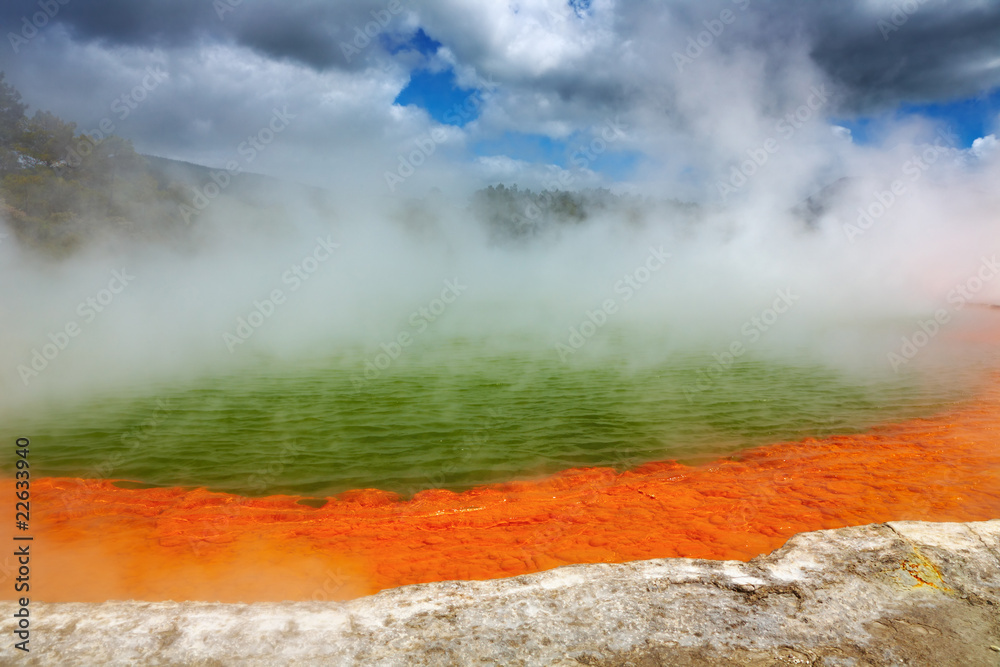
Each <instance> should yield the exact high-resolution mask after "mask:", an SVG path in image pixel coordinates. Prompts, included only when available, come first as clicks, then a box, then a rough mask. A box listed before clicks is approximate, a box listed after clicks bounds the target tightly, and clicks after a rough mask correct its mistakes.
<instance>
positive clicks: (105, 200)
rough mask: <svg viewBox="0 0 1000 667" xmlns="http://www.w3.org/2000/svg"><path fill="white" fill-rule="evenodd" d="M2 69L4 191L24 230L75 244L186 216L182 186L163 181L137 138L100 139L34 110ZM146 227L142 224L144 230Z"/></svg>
mask: <svg viewBox="0 0 1000 667" xmlns="http://www.w3.org/2000/svg"><path fill="white" fill-rule="evenodd" d="M25 109H26V106H25V105H24V104H23V103H22V102H21V95H20V93H18V92H17V90H15V89H14V88H13V87H12V86H10V85H8V84H6V83H4V81H3V73H2V72H0V197H2V198H3V200H4V203H5V205H4V209H5V213H6V215H7V217H8V219H9V221H10V222H11V223H12V225H13V227H14V230H15V231H16V232H17V234H18V236H19V237H20V238H21V239H22V240H24V241H28V242H29V243H32V244H34V245H40V246H44V247H56V246H57V247H58V248H60V249H67V248H72V247H73V246H75V245H78V244H79V243H81V242H82V241H84V240H85V239H86V238H88V237H91V236H95V235H99V234H102V233H107V232H109V231H110V232H112V233H115V232H121V231H122V230H127V231H130V232H133V231H135V230H137V229H138V230H140V233H144V234H145V235H146V236H160V235H162V232H163V230H164V229H166V228H170V227H177V226H179V225H181V224H183V223H182V221H181V220H180V215H179V208H178V203H179V202H180V201H181V195H180V190H179V188H176V187H170V186H169V185H164V186H162V187H161V184H160V183H158V181H157V179H156V177H155V174H154V173H153V170H152V169H151V168H150V167H149V165H148V164H147V162H146V160H145V159H144V158H143V157H142V156H141V155H138V154H137V153H136V152H135V150H134V149H133V147H132V143H131V142H129V141H128V140H126V139H122V138H120V137H116V136H109V137H105V138H104V139H103V140H101V141H95V140H94V139H92V138H91V137H89V136H86V135H82V134H81V135H77V134H75V132H76V125H75V124H74V123H66V122H64V121H63V120H61V119H60V118H58V117H57V116H55V115H54V114H52V113H49V112H47V111H36V112H35V114H34V115H33V116H32V117H31V118H28V117H26V116H25V113H24V112H25ZM143 230H144V231H143Z"/></svg>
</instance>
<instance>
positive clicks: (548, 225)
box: [472, 185, 643, 243]
mask: <svg viewBox="0 0 1000 667" xmlns="http://www.w3.org/2000/svg"><path fill="white" fill-rule="evenodd" d="M642 207H643V202H642V201H641V200H640V199H639V198H637V197H630V196H620V195H615V194H614V193H612V192H611V191H610V190H607V189H604V188H600V189H597V190H582V191H580V192H567V191H565V190H543V191H541V192H537V193H536V192H532V191H531V190H519V189H518V187H517V186H516V185H515V186H513V187H510V188H508V187H506V186H504V185H497V186H495V187H494V186H492V185H491V186H490V187H488V188H485V189H483V190H479V191H478V192H476V193H475V195H474V196H473V198H472V211H473V214H474V215H476V216H477V217H478V218H479V219H480V220H481V221H483V222H484V223H485V224H486V225H487V227H488V229H489V230H490V234H491V237H492V238H493V240H494V241H496V242H501V243H502V242H507V241H518V240H528V239H531V238H534V237H538V236H542V235H545V234H548V233H552V232H554V231H555V230H557V229H558V228H559V227H565V226H575V225H580V224H583V223H585V222H586V221H587V220H589V219H590V218H592V217H594V216H597V215H601V214H603V213H606V212H608V211H615V212H618V213H624V214H626V216H628V217H638V213H639V211H640V210H641V209H642Z"/></svg>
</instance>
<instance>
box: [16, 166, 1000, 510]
mask: <svg viewBox="0 0 1000 667" xmlns="http://www.w3.org/2000/svg"><path fill="white" fill-rule="evenodd" d="M949 169H952V170H954V171H955V173H956V174H957V173H959V172H960V171H962V173H965V174H966V181H965V182H962V183H960V182H957V181H956V180H951V181H947V179H948V178H952V179H955V178H957V176H956V175H954V174H949V173H947V172H946V173H945V174H944V175H942V176H941V178H942V179H945V180H946V181H947V183H946V185H941V186H940V188H939V187H938V186H932V187H927V188H926V189H922V190H920V191H915V192H913V193H912V197H911V199H909V200H907V199H904V198H902V197H900V198H899V201H898V203H897V204H896V205H895V206H894V208H893V209H892V210H891V214H892V215H891V218H890V216H889V215H886V216H885V217H884V219H883V220H882V221H880V222H879V225H878V226H877V227H872V228H871V229H869V230H866V231H865V233H864V235H863V236H862V237H859V238H858V239H856V240H855V242H851V240H849V238H848V236H847V234H845V232H844V229H843V223H841V222H840V221H841V220H845V221H846V220H851V221H852V222H853V219H852V216H854V217H856V214H855V210H856V209H857V208H858V207H859V206H865V205H866V204H867V202H866V200H865V197H866V196H867V195H866V193H867V192H868V191H872V192H875V193H878V192H880V191H879V190H878V189H877V188H878V187H879V186H878V185H875V186H874V188H872V187H869V188H868V189H867V190H866V189H865V187H864V186H863V185H861V184H860V183H859V182H857V181H851V182H850V185H849V187H847V188H845V189H843V190H842V191H841V192H840V193H839V194H838V195H837V197H835V198H833V199H832V200H830V201H828V202H825V203H824V204H825V209H824V210H823V212H822V214H821V215H820V216H819V217H818V218H816V219H813V220H812V221H811V222H809V221H805V220H803V219H802V218H801V217H797V216H796V215H795V214H793V213H791V212H789V209H788V207H784V206H782V207H778V206H773V207H764V206H763V205H762V204H760V203H758V202H752V201H751V202H747V203H745V204H740V205H739V206H731V207H727V208H717V207H712V206H703V207H700V208H698V209H696V210H692V211H688V212H687V213H680V212H678V211H677V210H673V209H669V208H668V207H664V206H659V207H658V206H657V205H655V204H651V205H650V206H649V207H648V210H647V211H646V212H645V214H644V216H643V217H642V218H641V219H639V220H635V219H634V217H633V218H629V219H626V218H625V216H623V215H618V214H617V213H616V212H615V211H610V212H603V213H595V214H594V215H592V216H591V217H590V218H589V219H588V220H587V221H585V222H584V223H580V224H576V225H553V226H552V227H551V229H548V231H547V232H546V233H544V234H542V235H540V236H539V237H538V238H534V239H532V240H529V241H527V242H520V241H518V242H514V241H511V242H509V243H505V242H498V241H497V239H496V238H492V239H491V237H490V235H489V234H488V233H487V229H486V228H485V227H484V225H483V224H482V223H481V221H480V220H479V219H478V218H477V217H476V216H475V215H473V213H471V212H470V209H469V208H467V207H465V206H462V205H460V202H452V201H444V200H442V199H441V198H432V199H430V200H428V201H425V202H424V203H422V204H421V205H420V206H421V207H423V208H422V209H420V213H421V215H413V214H412V207H411V208H410V209H409V211H410V212H409V213H407V209H405V208H402V209H401V208H395V209H394V208H391V207H388V206H381V205H371V206H368V207H366V208H362V207H358V206H356V205H355V206H339V205H338V204H337V202H334V203H333V206H332V208H333V209H334V210H333V211H331V210H330V207H329V206H328V205H324V206H322V207H315V206H311V205H310V204H309V203H304V202H301V201H288V202H285V206H286V209H287V214H286V215H284V216H282V217H280V218H276V219H253V218H242V217H239V216H237V215H234V214H233V213H232V212H230V211H229V210H227V207H226V205H224V202H220V203H219V206H218V207H217V208H216V209H214V210H211V211H209V212H208V215H207V216H206V218H205V220H204V222H203V226H202V227H200V228H199V229H198V230H197V235H196V236H195V241H194V242H193V243H189V244H187V245H186V246H185V247H182V248H180V249H177V248H174V249H165V248H159V247H148V246H145V247H119V248H117V249H114V250H109V249H107V248H104V247H102V246H100V245H95V246H93V247H91V248H88V249H87V250H86V251H84V252H81V253H79V254H77V255H75V256H73V257H71V258H69V259H62V260H59V261H52V260H46V259H44V258H41V257H39V256H37V254H32V253H31V252H29V251H27V250H24V249H21V248H20V247H18V245H17V244H16V243H7V244H4V245H3V246H0V255H2V262H3V263H2V268H0V271H2V272H3V273H4V274H5V276H4V280H5V281H7V283H8V284H13V281H14V280H15V276H16V280H17V281H18V285H19V288H18V289H17V290H6V291H5V292H4V296H3V302H2V304H0V308H2V310H3V315H4V321H5V323H6V324H7V326H5V328H4V331H3V333H2V337H3V344H2V345H0V356H2V368H3V371H4V375H3V384H4V391H3V396H4V400H3V403H2V411H3V414H4V419H3V423H4V432H5V434H6V435H9V436H11V437H17V435H18V434H21V433H31V434H33V435H32V437H33V438H39V439H41V440H43V441H45V442H47V443H49V444H48V445H47V446H46V448H45V449H44V450H40V451H39V453H38V454H37V457H38V459H39V460H40V463H39V467H40V468H41V469H42V470H44V474H46V475H52V476H74V477H86V478H112V479H131V480H135V481H138V482H142V483H149V484H156V485H181V486H201V485H207V486H209V487H210V488H213V489H217V490H228V491H234V492H238V493H245V494H251V495H262V494H269V493H279V492H283V493H297V494H303V495H326V494H331V493H336V492H339V491H343V490H347V489H350V488H359V487H378V488H384V489H388V490H393V491H396V492H399V493H402V494H404V495H407V494H410V493H413V492H415V491H417V490H420V489H422V488H429V487H436V486H442V487H448V488H456V489H457V488H468V487H470V486H474V485H477V484H483V483H491V482H498V481H502V480H505V479H511V478H525V477H531V476H533V475H538V474H545V473H553V472H557V471H558V470H561V469H565V468H567V467H573V466H587V465H607V466H613V467H617V468H619V469H623V468H627V467H630V466H634V465H636V464H638V463H641V462H643V461H650V460H662V459H667V458H678V459H681V460H685V461H699V460H705V459H706V458H708V457H711V456H725V455H729V454H732V453H735V452H737V451H739V450H740V449H743V448H746V447H748V446H754V445H761V444H767V443H770V442H776V441H781V440H792V439H800V438H803V437H814V436H822V435H827V434H831V433H844V432H857V431H859V430H863V429H865V428H868V427H870V426H872V425H874V424H877V423H881V422H885V421H890V420H899V419H906V418H910V417H915V416H920V415H922V414H927V413H928V412H933V411H935V410H937V409H941V408H943V407H944V406H947V405H948V404H949V403H950V402H952V401H955V400H959V399H961V398H963V397H967V396H968V395H970V393H971V392H972V391H973V390H974V388H975V385H976V383H977V382H978V380H979V379H980V378H979V376H978V375H977V372H978V370H979V369H980V368H981V367H982V362H983V359H984V358H987V357H989V356H990V355H992V356H994V357H995V352H994V351H991V350H989V349H988V348H984V347H982V346H974V345H966V344H964V343H961V342H956V339H959V340H960V339H961V337H962V335H964V334H963V332H968V331H974V330H975V327H976V326H978V325H977V323H981V322H982V321H984V320H988V319H989V318H990V317H991V316H993V311H990V310H988V309H985V308H980V307H972V306H967V305H965V303H964V302H966V301H971V302H975V303H976V304H984V303H986V304H988V303H991V302H996V301H998V300H1000V299H998V298H997V296H996V295H997V286H998V285H1000V283H992V282H990V280H988V279H983V280H981V281H980V282H979V283H978V285H979V287H978V289H977V290H976V291H975V293H974V294H972V293H968V294H967V296H968V297H969V298H968V299H966V298H965V297H962V300H961V301H962V303H960V302H959V300H958V299H957V297H956V294H957V293H956V292H955V288H956V286H961V285H965V284H966V282H967V281H968V279H969V277H974V276H976V275H977V272H978V271H980V269H981V267H982V266H983V262H984V258H985V259H986V260H987V261H986V265H987V266H989V261H988V260H989V258H990V257H992V251H990V250H989V249H990V248H991V246H990V243H991V242H993V241H995V239H996V237H995V236H994V235H993V230H994V229H995V225H993V224H992V223H993V215H994V214H993V212H992V210H995V209H992V210H991V209H990V208H989V207H990V205H992V204H993V203H995V202H993V199H994V195H992V194H991V193H989V191H986V192H985V193H984V192H983V191H982V190H980V189H977V188H979V187H980V185H981V183H982V181H981V180H980V179H982V178H983V177H984V176H983V174H982V173H976V172H971V173H970V171H969V170H968V168H967V167H965V166H962V165H960V164H955V165H952V166H951V167H949ZM963 170H964V171H963ZM859 202H860V203H859ZM401 210H402V211H403V214H401V213H400V211H401ZM943 211H948V212H954V215H944V214H943ZM987 251H989V252H987ZM988 273H989V270H984V271H983V272H982V273H981V274H979V275H981V276H984V277H985V276H987V274H988ZM968 289H971V287H970V288H968ZM968 289H967V292H968ZM959 306H961V308H959ZM942 309H943V310H944V311H945V313H946V315H947V317H946V321H943V322H942V323H938V324H937V325H936V326H935V325H934V323H933V321H934V318H935V312H938V313H940V311H941V310H942ZM928 322H930V323H931V324H927V323H928ZM922 323H923V324H922ZM73 325H75V327H74V326H73ZM921 326H923V327H924V329H923V331H925V333H930V335H929V337H927V338H925V339H922V340H923V342H924V343H925V344H923V345H920V346H919V348H918V347H916V346H914V351H915V354H914V355H913V356H912V358H910V357H908V356H905V355H903V356H902V357H900V358H899V363H896V364H894V363H893V362H892V359H891V357H890V355H891V354H892V353H897V354H902V352H901V349H902V345H903V343H904V342H905V340H912V339H913V336H914V334H915V333H916V332H920V331H921V330H922V329H921ZM68 327H69V328H68ZM928 327H930V329H929V328H928ZM73 331H76V335H72V336H71V335H69V334H70V333H72V332H73ZM67 332H69V333H67ZM63 334H65V335H63ZM46 346H48V348H47V349H45V347H46ZM53 352H56V353H55V354H53ZM36 353H38V354H36ZM39 354H40V355H41V356H42V357H44V358H45V361H46V362H47V363H44V364H42V362H40V361H37V359H35V360H34V363H35V365H34V366H33V365H32V363H33V357H37V356H38V355H39ZM49 357H51V358H49ZM26 369H31V371H34V372H30V371H28V370H26Z"/></svg>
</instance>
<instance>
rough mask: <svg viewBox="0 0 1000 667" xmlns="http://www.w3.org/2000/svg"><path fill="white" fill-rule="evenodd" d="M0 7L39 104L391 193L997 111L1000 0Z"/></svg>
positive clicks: (140, 142) (653, 170) (620, 173)
mask: <svg viewBox="0 0 1000 667" xmlns="http://www.w3.org/2000/svg"><path fill="white" fill-rule="evenodd" d="M0 22H2V25H3V34H4V40H3V44H2V45H0V54H2V55H0V69H2V70H4V71H5V72H6V76H7V79H8V81H9V82H10V83H12V84H14V85H15V86H16V87H17V88H18V89H19V90H20V91H21V92H22V94H23V96H24V99H25V101H26V102H27V103H28V104H29V105H30V107H31V108H32V109H45V110H50V111H52V112H54V113H56V114H57V115H59V116H61V117H63V118H65V119H67V120H71V121H74V122H76V123H77V124H78V129H79V130H81V131H92V130H97V129H98V128H100V127H101V124H102V122H103V124H104V126H105V127H111V126H113V131H114V132H115V133H116V134H119V135H121V136H124V137H126V138H129V139H131V140H132V141H133V142H134V144H135V146H136V148H137V149H138V150H139V151H141V152H144V153H148V154H153V155H160V156H165V157H171V158H176V159H181V160H187V161H191V162H197V163H201V164H206V165H209V166H213V167H221V166H223V165H225V164H226V163H227V162H233V161H235V162H236V163H238V164H239V166H240V168H241V169H243V170H246V171H253V172H260V173H266V174H270V175H274V176H279V177H282V178H287V179H290V180H296V181H302V182H307V183H310V184H314V185H320V186H325V187H331V188H334V189H336V188H344V189H346V190H348V191H357V190H359V189H363V190H366V191H369V192H372V193H375V194H382V195H388V194H390V193H397V194H398V193H403V194H421V193H424V192H426V191H427V190H428V189H429V188H431V187H442V188H444V189H445V190H449V189H462V188H466V189H467V188H469V187H479V186H481V185H484V184H487V183H495V182H505V183H508V184H512V183H520V184H521V185H522V186H530V187H535V188H538V187H546V186H547V185H549V186H551V185H553V184H556V183H559V184H560V185H561V186H562V187H567V188H577V187H587V186H593V185H610V186H614V187H618V188H621V189H637V190H640V191H643V190H644V191H655V192H658V193H662V194H667V195H677V196H687V197H697V196H699V195H704V194H706V193H710V192H713V191H714V190H713V188H714V185H713V184H714V183H716V182H717V181H718V178H717V175H718V174H719V173H720V172H724V171H725V169H726V165H728V164H731V163H732V162H733V161H734V160H738V159H740V156H743V155H744V154H746V153H747V151H752V150H754V149H755V148H756V147H758V146H761V145H763V144H764V142H765V141H766V140H767V139H769V138H772V137H777V136H778V135H777V134H776V132H778V131H779V130H780V127H779V123H780V122H781V119H782V118H788V114H792V115H793V116H792V119H791V120H790V122H791V123H793V124H794V130H795V134H796V137H795V140H796V141H799V142H806V143H809V144H812V145H816V146H823V145H826V144H827V143H831V144H835V143H836V142H845V141H846V142H853V143H854V144H870V145H878V144H880V143H884V142H887V141H894V140H896V138H895V137H896V136H897V135H896V134H895V133H896V132H898V130H899V127H901V126H905V125H906V124H907V123H908V122H910V121H913V122H917V121H919V119H928V121H927V122H929V123H931V124H932V125H934V126H935V127H936V128H938V129H940V128H943V127H947V128H948V129H949V130H950V135H949V136H951V137H952V139H951V140H952V141H953V142H954V144H955V145H956V146H957V147H958V148H960V149H970V148H971V147H972V146H973V144H974V142H976V140H979V142H978V143H977V144H975V145H976V146H978V147H979V148H980V149H981V148H982V147H983V146H986V145H987V144H989V142H990V139H989V135H990V134H992V133H996V132H997V130H998V129H1000V128H998V125H1000V122H998V119H1000V115H998V114H1000V2H997V1H994V0H953V1H946V0H922V1H921V0H907V1H906V2H897V1H895V0H836V1H834V0H817V1H812V2H804V1H800V2H792V1H791V0H774V1H771V2H765V1H764V0H710V1H707V2H682V1H680V0H647V1H646V2H637V1H632V0H569V1H568V2H567V1H566V0H519V1H517V0H510V1H502V0H495V1H490V2H472V1H471V0H336V1H329V0H282V1H280V2H279V1H278V0H143V1H137V0H5V2H4V3H3V5H2V7H0ZM803 110H804V111H803ZM796 111H798V113H799V117H798V120H797V121H796V120H794V114H795V113H796ZM921 122H922V121H921ZM786 129H787V127H786ZM251 138H256V140H257V144H258V145H257V146H256V147H255V148H254V149H253V150H249V149H248V144H247V142H248V140H249V139H251ZM252 144H253V142H252V141H250V144H249V145H252ZM251 156H252V158H251Z"/></svg>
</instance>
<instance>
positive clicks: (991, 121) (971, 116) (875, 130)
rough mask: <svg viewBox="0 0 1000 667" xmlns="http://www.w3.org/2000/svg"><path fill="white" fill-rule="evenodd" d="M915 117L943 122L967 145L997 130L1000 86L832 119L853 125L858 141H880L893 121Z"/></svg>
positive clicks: (845, 125) (961, 144) (865, 142)
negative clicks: (963, 96)
mask: <svg viewBox="0 0 1000 667" xmlns="http://www.w3.org/2000/svg"><path fill="white" fill-rule="evenodd" d="M913 117H919V118H927V119H930V120H932V121H934V122H935V123H940V124H942V125H943V126H944V127H945V128H946V129H947V131H948V134H950V135H954V136H955V137H957V140H958V143H959V147H960V148H968V147H969V146H971V145H972V142H973V141H975V140H976V139H978V138H980V137H983V136H986V135H988V134H991V133H994V132H996V130H997V127H996V125H997V120H998V117H1000V88H997V89H994V90H993V91H992V92H990V93H986V94H982V95H977V96H975V97H969V98H965V99H958V100H947V101H941V102H937V103H933V104H912V103H903V104H900V105H899V106H898V107H897V108H896V109H893V110H890V111H885V112H883V113H880V114H877V115H871V116H858V117H854V118H835V119H833V120H832V122H835V123H837V124H839V125H843V126H844V127H846V128H848V129H850V130H851V133H852V136H853V138H854V141H855V142H857V143H860V144H870V143H878V142H879V140H880V138H881V136H882V135H883V133H885V132H886V130H887V129H888V128H889V127H890V126H891V125H893V124H895V123H897V122H899V121H900V120H905V119H907V118H913Z"/></svg>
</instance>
